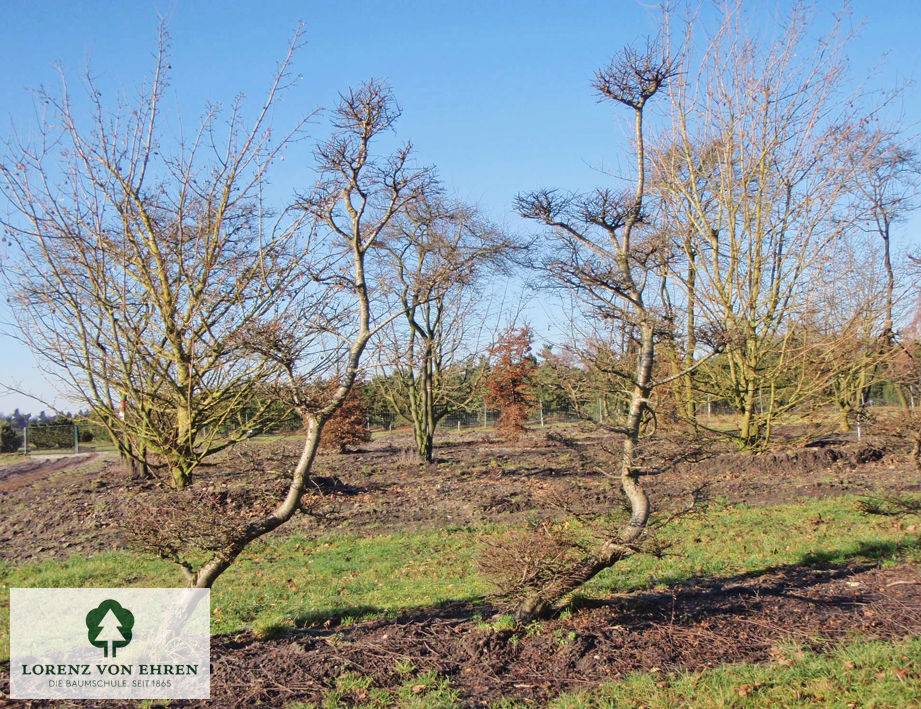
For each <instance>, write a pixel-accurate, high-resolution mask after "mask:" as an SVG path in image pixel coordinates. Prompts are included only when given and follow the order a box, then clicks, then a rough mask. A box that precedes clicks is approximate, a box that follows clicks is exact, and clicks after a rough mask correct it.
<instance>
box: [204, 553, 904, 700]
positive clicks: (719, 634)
mask: <svg viewBox="0 0 921 709" xmlns="http://www.w3.org/2000/svg"><path fill="white" fill-rule="evenodd" d="M919 571H921V569H919V567H917V566H911V565H901V566H897V567H888V568H884V569H880V568H876V567H874V566H868V565H860V564H853V565H851V566H848V567H846V568H837V569H821V568H804V567H799V566H797V567H784V568H778V569H773V570H771V571H768V572H767V573H764V574H761V575H759V576H755V577H739V578H727V579H708V580H706V581H702V582H700V583H698V584H684V585H682V586H677V587H675V588H673V589H670V590H669V591H666V592H649V593H639V594H637V593H634V594H631V595H629V596H622V597H618V598H616V599H614V600H613V601H610V602H604V603H599V604H598V605H597V606H596V607H593V608H583V609H581V610H579V611H578V612H576V613H573V614H572V615H571V616H570V617H569V618H567V619H565V620H553V621H548V622H545V623H542V624H539V625H538V626H535V632H533V633H529V632H524V633H519V634H517V635H515V636H514V637H513V636H512V634H511V633H510V632H496V631H494V630H488V629H481V628H479V627H478V623H477V621H475V620H472V619H471V614H473V613H474V612H476V613H483V611H484V608H483V607H482V606H477V607H475V608H471V607H470V606H466V605H455V606H450V607H447V608H441V609H426V610H424V611H420V612H417V613H413V614H408V615H405V616H403V617H401V618H399V619H396V620H388V621H370V622H365V623H360V624H356V625H354V626H350V627H348V628H336V629H328V630H314V631H303V632H300V633H297V634H293V635H286V636H285V637H283V638H279V639H275V640H256V639H254V638H253V637H252V636H249V635H243V636H238V637H234V638H219V639H215V642H214V645H213V646H212V647H213V656H214V675H213V679H212V698H213V700H214V701H215V702H216V703H217V704H218V705H219V706H224V705H226V706H231V705H233V706H262V705H265V706H280V705H283V704H284V703H285V702H291V701H296V700H297V701H319V700H320V699H321V698H322V696H323V693H324V691H326V690H328V689H330V688H332V687H334V686H335V680H336V678H337V677H339V676H340V675H342V674H343V673H344V672H347V671H351V672H356V673H358V674H360V675H363V676H370V677H372V678H373V680H374V686H378V687H394V686H399V685H401V684H404V683H406V682H407V677H406V676H403V675H401V674H400V673H399V672H398V671H397V663H398V662H399V661H400V660H404V661H406V662H410V663H411V664H412V665H415V666H416V667H417V668H418V670H434V671H436V672H438V673H439V674H441V675H443V676H446V677H448V678H450V680H451V686H452V687H453V688H454V689H457V690H459V691H460V694H461V697H462V699H463V701H464V703H465V704H468V705H470V706H478V705H487V704H489V703H490V702H493V701H495V700H496V699H497V698H499V697H514V698H516V699H519V700H525V701H529V702H534V703H536V704H540V703H544V702H545V701H546V700H548V699H550V698H552V697H554V696H556V695H557V694H559V693H560V692H564V691H577V690H586V689H591V688H592V687H595V686H597V685H598V684H601V683H603V682H606V681H611V680H614V679H617V678H620V677H623V676H625V675H626V674H628V673H631V672H635V671H639V670H644V671H647V672H648V671H655V672H662V673H670V672H675V671H679V670H692V671H693V670H703V669H706V668H708V667H715V666H718V665H722V664H725V663H731V662H742V661H746V662H764V661H769V660H773V661H781V662H789V661H791V660H792V659H793V658H788V657H785V655H784V653H785V651H786V649H787V648H788V647H789V644H788V643H789V640H791V639H792V640H794V641H798V642H799V643H800V644H801V645H804V646H806V647H809V648H810V649H814V650H823V649H828V648H829V647H830V646H832V645H834V644H835V643H837V642H839V641H841V640H843V639H845V638H847V637H850V636H853V635H855V634H860V635H862V636H863V637H872V638H878V639H884V640H898V639H901V638H905V637H909V636H912V635H915V634H917V633H918V632H919V631H921V573H919ZM906 679H907V678H906ZM911 679H912V680H914V681H918V680H921V677H914V678H911ZM410 681H411V680H410ZM362 694H363V692H362V691H361V690H357V691H355V692H353V695H352V696H351V697H350V698H351V700H352V701H354V702H356V703H361V701H362V699H363V696H362ZM365 698H366V697H365Z"/></svg>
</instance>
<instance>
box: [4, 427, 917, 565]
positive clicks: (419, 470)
mask: <svg viewBox="0 0 921 709" xmlns="http://www.w3.org/2000/svg"><path fill="white" fill-rule="evenodd" d="M573 431H574V432H575V435H574V438H576V440H575V443H573V444H572V445H569V446H566V445H563V444H561V443H559V442H558V441H554V440H550V439H548V438H547V437H546V436H545V435H544V433H543V432H541V431H539V430H538V431H535V432H532V433H531V434H529V436H528V437H527V438H526V439H525V440H523V441H522V442H521V444H520V445H518V446H509V445H507V444H504V443H502V442H499V441H494V440H492V439H491V438H490V437H489V436H488V435H486V434H483V433H481V432H472V433H451V434H448V435H447V436H445V439H444V440H443V441H442V442H441V445H440V446H439V447H438V448H437V449H436V454H437V460H436V462H435V463H433V464H430V465H428V466H422V467H420V466H419V465H418V463H416V462H415V460H414V458H413V456H412V454H411V446H412V437H411V435H409V434H393V435H390V436H387V437H384V438H381V439H379V440H377V441H375V442H374V443H372V444H369V445H367V446H366V447H364V448H363V449H362V450H361V451H359V452H356V453H352V454H348V455H331V454H323V455H321V456H320V457H319V458H318V460H317V463H316V465H315V469H314V473H315V476H316V478H315V480H316V482H317V485H316V486H315V488H314V490H313V492H314V494H311V495H309V496H308V497H307V498H306V499H305V504H304V508H305V514H300V515H297V516H296V517H295V518H294V519H292V520H291V522H289V523H288V524H287V525H285V527H283V528H282V529H281V530H278V531H277V532H275V534H286V533H291V532H293V531H299V532H301V533H306V534H309V535H320V534H329V533H334V532H336V531H348V532H350V533H355V534H361V533H374V534H377V533H387V532H400V531H412V530H419V529H431V528H440V527H444V526H458V527H464V526H472V525H473V526H475V525H481V524H483V523H487V522H495V523H501V524H515V523H523V522H525V521H526V520H529V519H531V518H533V517H534V516H535V515H538V516H540V515H552V514H556V513H557V509H558V507H559V498H560V495H561V494H564V495H576V496H577V498H578V503H579V505H580V506H581V507H582V508H584V509H586V510H587V511H599V510H605V509H610V506H611V505H612V504H617V501H618V499H619V492H618V485H617V481H616V480H612V479H610V478H609V477H608V476H606V475H605V472H606V471H607V470H614V469H616V466H615V464H614V463H613V460H612V458H611V457H610V456H609V455H608V454H606V453H605V452H604V450H603V449H602V447H601V441H600V440H599V439H598V438H596V437H594V436H592V435H591V434H584V433H579V432H578V430H577V428H576V427H574V428H573ZM663 446H664V447H665V448H667V449H668V450H673V449H675V450H678V451H679V452H680V447H681V441H677V442H671V441H666V442H664V443H663ZM884 451H887V452H884ZM889 451H892V448H891V447H889V445H888V442H884V441H874V440H872V439H867V438H865V439H864V441H863V442H857V441H856V440H854V439H853V436H852V435H842V436H833V437H826V438H823V439H819V440H818V441H817V442H813V443H812V444H811V445H790V446H785V447H783V448H780V449H779V450H777V451H776V452H771V453H768V454H765V455H761V456H751V455H747V454H738V453H732V452H725V451H721V450H720V449H716V450H715V451H711V452H710V453H709V454H708V455H707V457H704V458H703V459H700V460H696V461H686V462H681V463H679V464H677V465H675V466H674V467H672V468H670V469H668V470H667V472H665V473H664V474H662V475H652V476H650V477H648V478H646V479H645V482H644V485H646V487H647V489H648V491H649V495H650V497H651V498H652V499H653V500H654V501H655V502H656V503H657V504H659V506H660V507H661V506H663V505H662V502H663V501H665V500H679V499H681V498H682V497H686V496H687V494H688V493H689V491H692V490H694V489H697V488H699V487H701V486H706V490H707V494H708V495H710V496H711V497H719V498H721V499H724V500H725V501H727V502H729V503H739V502H746V503H748V504H751V505H770V504H783V503H786V502H789V501H791V500H795V499H797V498H801V497H830V496H835V495H840V494H845V493H853V494H872V493H876V492H886V493H895V492H912V491H918V490H921V477H919V476H918V475H917V474H915V473H914V472H913V471H912V470H911V469H910V468H909V466H908V465H907V464H906V462H905V456H904V455H903V454H901V453H900V452H898V451H894V452H889ZM298 454H299V447H298V445H297V443H295V442H293V441H289V442H284V443H274V444H272V445H271V446H268V445H266V444H265V443H261V444H259V445H257V446H252V447H250V448H246V447H243V448H240V449H238V450H235V451H234V452H232V453H230V454H229V455H227V456H225V457H224V458H223V459H220V460H219V461H217V463H216V464H215V465H214V466H213V467H209V468H206V469H202V470H201V471H200V474H199V477H200V481H199V484H198V485H197V487H198V488H199V489H206V490H208V491H210V492H211V493H213V495H212V497H213V501H214V502H216V503H221V502H225V503H226V504H227V508H226V514H228V515H230V514H238V513H240V512H241V511H243V512H251V511H252V510H257V511H258V510H260V509H265V510H267V509H269V507H270V505H271V503H272V498H271V497H270V496H268V495H263V496H261V497H259V498H258V499H251V498H252V497H253V494H254V493H253V491H255V490H268V491H269V492H272V493H278V494H283V493H284V491H285V490H286V489H287V485H286V482H285V476H286V475H287V473H288V471H289V470H290V469H291V467H292V466H293V464H294V462H295V461H296V459H297V456H298ZM87 463H88V465H84V466H82V467H81V466H73V465H70V466H67V465H65V464H64V463H63V462H62V461H54V462H51V463H48V464H47V465H45V466H39V467H37V468H36V467H35V466H34V465H32V466H31V468H30V470H29V472H28V473H27V474H23V473H18V472H12V473H11V471H10V470H9V469H0V510H2V513H0V560H8V561H16V562H21V561H27V560H30V559H45V558H49V557H57V558H64V557H67V556H70V555H72V554H77V553H79V554H89V553H93V552H97V551H102V550H106V549H114V548H118V547H120V546H123V545H124V543H125V535H124V533H123V525H122V524H121V522H120V516H121V515H122V514H123V513H124V510H123V508H122V507H120V504H121V503H122V502H123V501H124V500H125V499H127V498H131V499H143V496H144V495H145V494H153V493H154V492H155V486H154V485H153V483H151V482H150V481H139V480H136V479H132V478H131V477H130V476H129V475H128V474H127V473H125V472H124V471H123V470H122V468H121V466H120V465H119V463H118V461H117V460H116V459H115V458H114V457H113V456H112V455H111V454H109V455H103V456H99V457H97V458H95V459H93V460H91V461H87ZM24 477H27V478H28V479H29V484H28V485H21V484H19V483H20V481H21V480H23V479H24ZM126 493H130V494H126ZM135 495H138V496H139V497H137V498H134V496H135ZM210 500H211V498H209V504H211V501H210Z"/></svg>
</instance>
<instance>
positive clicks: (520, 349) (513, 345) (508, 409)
mask: <svg viewBox="0 0 921 709" xmlns="http://www.w3.org/2000/svg"><path fill="white" fill-rule="evenodd" d="M533 341H534V337H533V335H532V334H531V328H529V327H527V326H525V327H520V328H515V327H510V328H508V329H506V330H504V331H503V332H502V333H500V334H499V337H498V339H497V340H496V343H495V344H494V345H493V346H492V347H491V348H490V352H489V354H490V358H491V366H490V369H489V374H488V375H487V377H486V403H487V404H490V405H492V406H495V407H496V408H498V409H499V425H498V430H499V434H500V435H501V436H502V437H503V438H506V439H508V440H510V441H517V440H518V438H520V437H521V434H522V433H524V432H525V427H524V424H525V422H526V421H527V419H528V413H529V412H530V411H531V410H532V409H533V408H534V406H535V404H536V403H537V402H536V399H535V398H534V394H533V393H532V391H531V386H530V385H531V377H532V375H533V374H534V372H535V371H536V370H537V362H536V361H535V359H534V356H533V355H532V354H531V344H532V343H533Z"/></svg>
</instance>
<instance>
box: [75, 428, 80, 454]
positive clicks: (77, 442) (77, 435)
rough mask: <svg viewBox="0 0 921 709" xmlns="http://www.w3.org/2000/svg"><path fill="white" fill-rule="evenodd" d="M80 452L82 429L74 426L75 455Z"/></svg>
mask: <svg viewBox="0 0 921 709" xmlns="http://www.w3.org/2000/svg"><path fill="white" fill-rule="evenodd" d="M79 452H80V429H79V428H77V424H74V453H79Z"/></svg>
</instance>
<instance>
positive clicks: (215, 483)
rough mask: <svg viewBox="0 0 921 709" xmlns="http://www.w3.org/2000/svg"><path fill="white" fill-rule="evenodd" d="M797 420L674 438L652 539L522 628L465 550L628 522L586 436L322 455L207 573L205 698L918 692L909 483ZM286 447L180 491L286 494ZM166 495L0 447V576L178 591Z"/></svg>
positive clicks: (680, 701)
mask: <svg viewBox="0 0 921 709" xmlns="http://www.w3.org/2000/svg"><path fill="white" fill-rule="evenodd" d="M548 432H549V433H548ZM787 438H788V440H787V441H786V442H785V443H784V444H783V445H780V446H778V447H776V448H774V449H772V451H771V452H769V453H766V454H763V455H760V456H753V455H750V454H745V453H737V452H733V451H731V450H730V449H728V448H721V447H719V445H717V444H713V445H711V447H710V449H709V450H708V451H706V452H705V453H703V454H699V455H696V456H693V457H688V459H686V460H683V459H681V458H680V456H673V458H674V459H675V460H679V462H678V463H676V464H675V465H673V466H671V467H670V469H669V470H668V471H667V472H665V473H663V474H661V475H655V476H649V477H647V478H645V479H644V485H645V486H646V487H647V489H648V492H649V497H650V499H651V500H652V503H653V506H654V507H655V508H657V509H658V510H659V511H660V514H659V518H658V522H659V524H657V525H655V526H654V527H653V530H654V531H653V534H654V537H655V544H654V545H652V546H651V547H650V549H651V550H653V551H654V552H655V553H642V554H637V555H635V556H632V557H631V558H629V559H627V560H625V561H623V562H621V563H619V564H617V565H616V566H614V567H613V568H610V569H608V570H606V571H604V572H603V573H601V574H600V575H598V576H597V577H595V578H594V579H593V580H592V581H591V582H590V583H589V584H587V585H586V586H584V587H583V588H582V589H581V591H580V593H579V595H578V596H576V597H574V598H573V599H572V600H571V602H570V603H569V605H568V606H567V608H566V609H565V610H564V611H563V612H562V613H560V614H557V615H556V616H554V617H552V618H550V619H548V620H542V621H533V622H530V623H527V624H518V623H516V622H515V620H514V618H513V617H512V616H511V615H509V606H507V605H506V604H505V602H504V601H503V598H502V597H501V596H500V595H498V594H497V586H496V585H495V583H494V582H493V581H492V577H491V576H490V574H489V573H487V569H486V567H485V566H483V565H482V564H481V563H480V562H481V559H482V558H483V556H484V554H485V553H486V552H487V551H488V550H490V549H493V550H494V549H496V548H502V547H503V546H505V545H508V544H510V543H511V541H512V540H514V539H515V538H516V536H517V535H520V534H521V533H522V531H523V530H525V529H528V528H530V527H533V526H535V525H540V524H545V523H548V522H550V521H553V520H559V519H560V518H561V516H562V515H564V514H566V512H565V510H567V509H571V508H572V507H573V506H574V505H575V504H576V503H578V506H579V507H580V509H581V510H582V511H583V512H584V513H585V514H587V515H588V514H590V515H594V516H595V518H597V519H600V520H602V522H603V521H604V520H605V519H608V518H609V519H610V524H611V525H616V524H618V521H617V520H619V519H621V517H622V515H623V510H622V505H621V501H620V492H619V490H618V489H617V485H616V482H617V481H616V479H615V478H610V477H608V475H606V472H607V470H606V461H607V458H605V454H604V452H603V449H602V448H601V446H600V441H599V440H598V439H597V438H595V434H593V433H592V432H591V431H589V430H588V429H586V430H583V429H581V428H580V427H579V426H578V425H570V426H561V427H555V428H553V429H551V428H547V429H534V430H531V431H529V433H528V434H527V435H526V436H525V437H524V438H523V439H522V440H521V441H520V443H519V444H517V445H514V446H513V445H510V444H507V443H503V442H501V441H499V440H494V439H493V438H492V434H491V432H490V431H488V430H485V429H484V430H473V431H464V432H451V433H450V434H446V435H445V436H444V437H443V439H441V440H440V441H439V445H438V446H437V447H436V455H435V458H436V460H435V462H434V463H432V464H430V465H428V466H423V467H420V465H419V464H418V463H417V462H416V461H415V458H414V456H413V455H412V440H411V436H409V435H406V434H400V433H388V434H384V435H381V436H378V437H375V439H374V440H373V441H372V442H371V443H368V444H366V445H364V446H363V447H362V448H361V449H360V450H358V451H356V452H352V453H349V454H341V455H340V454H330V453H326V454H323V455H321V456H320V457H319V458H318V460H317V463H316V465H315V468H314V474H315V476H314V478H313V483H314V487H313V489H312V491H311V493H310V494H309V495H307V496H306V498H305V500H304V504H303V506H302V511H301V513H300V514H298V515H296V516H295V517H294V519H292V520H291V522H290V523H289V524H287V525H286V526H284V527H282V528H281V529H280V530H278V531H277V532H275V533H273V534H271V535H268V536H266V537H264V538H263V539H261V540H260V541H258V542H256V543H254V544H252V545H251V546H250V547H249V548H248V549H247V550H246V551H245V552H244V555H243V556H242V557H241V558H240V559H239V560H238V562H237V563H236V564H234V565H233V566H232V567H231V568H230V569H229V570H228V571H227V572H226V573H225V574H224V575H223V576H221V577H220V579H219V580H218V581H217V583H216V584H215V587H214V588H213V590H212V626H211V627H212V633H213V637H212V663H213V675H212V690H211V691H212V700H211V703H210V705H213V706H277V707H305V706H323V707H334V706H374V707H378V706H381V707H382V706H420V707H422V706H431V707H451V706H494V707H516V706H545V705H549V706H555V707H594V706H599V707H600V706H618V707H620V706H625V707H641V706H643V707H672V706H681V705H685V706H695V707H697V706H714V707H716V706H719V707H729V706H731V707H754V706H815V707H825V706H840V707H856V706H878V707H902V706H912V705H921V517H919V516H918V515H917V514H912V513H911V511H910V510H911V507H912V505H914V504H917V503H918V502H921V476H919V474H918V473H916V472H915V471H914V469H913V468H912V467H911V465H910V464H909V462H908V459H907V455H906V451H904V450H901V449H900V444H899V443H897V442H895V441H891V440H886V439H883V438H874V437H873V436H864V438H863V440H862V441H859V442H858V441H857V440H856V439H855V437H854V436H853V435H852V434H840V435H836V436H830V437H829V436H826V437H815V438H810V437H809V436H808V435H804V434H803V432H802V431H796V430H790V431H788V432H787ZM680 445H681V442H680V441H675V440H670V441H662V444H661V447H668V446H673V447H680ZM298 453H299V449H298V440H297V438H296V437H290V438H284V437H274V438H269V437H265V438H256V439H252V440H250V441H248V442H247V443H246V444H244V445H243V446H241V447H238V448H237V449H235V450H234V451H233V452H231V453H227V454H224V455H223V456H222V457H220V458H219V459H218V460H216V461H215V464H214V465H213V466H210V467H208V468H205V469H204V470H203V471H202V472H201V473H200V474H199V478H198V479H197V481H196V482H195V484H194V485H193V486H192V490H197V492H194V493H193V492H189V491H187V493H183V494H187V495H188V497H186V498H183V497H179V498H177V499H178V500H180V501H182V500H188V501H189V502H194V501H196V500H198V501H199V502H200V501H201V500H202V499H205V500H207V501H209V504H212V506H214V505H217V507H218V509H220V510H222V511H224V512H226V514H227V515H239V516H241V517H243V518H245V517H246V516H247V515H250V514H257V513H259V512H262V511H264V507H265V505H267V504H269V500H268V495H267V494H266V495H265V496H264V497H263V496H261V494H256V493H255V492H254V491H255V490H268V491H269V492H277V491H275V490H273V485H275V484H277V486H279V487H280V488H281V489H283V488H284V486H285V474H286V473H287V472H288V471H289V470H290V466H292V465H293V463H294V461H295V459H296V456H297V454H298ZM257 481H258V482H259V485H258V486H257V485H256V484H255V483H256V482H257ZM267 481H268V482H269V484H266V482H267ZM172 494H176V493H172ZM162 495H163V493H161V492H159V491H158V490H157V486H156V485H155V483H154V482H153V481H151V480H139V479H135V478H132V477H131V476H130V475H129V474H128V473H127V472H125V471H124V470H123V469H122V468H121V466H120V465H119V464H118V462H117V461H116V460H115V459H113V458H112V457H109V456H108V454H94V455H91V456H81V457H75V458H72V459H69V460H68V459H59V460H54V461H49V462H48V463H47V464H36V463H34V462H28V461H27V462H23V461H10V462H8V463H0V498H2V509H3V512H2V514H0V578H2V582H3V584H4V587H7V588H9V587H32V586H35V587H59V586H60V587H63V586H78V587H79V586H138V587H157V586H180V585H183V578H182V576H181V574H180V573H179V571H178V570H177V567H176V566H175V565H173V564H171V563H169V562H168V561H164V560H162V559H159V558H157V557H156V556H154V555H153V554H151V553H148V552H145V551H142V550H140V549H139V541H138V540H139V539H141V540H142V541H143V534H140V535H139V532H138V529H137V527H138V525H137V523H136V520H135V523H134V524H132V515H134V514H135V513H136V511H137V510H138V509H140V508H141V507H143V506H144V505H145V504H148V507H149V504H152V502H151V501H154V500H160V499H161V498H160V497H158V496H162ZM193 495H197V496H198V497H193ZM896 497H897V498H898V499H899V500H901V502H902V503H907V508H906V509H907V510H908V511H907V512H905V510H901V512H902V513H898V514H897V512H900V510H897V509H896V508H895V506H894V503H893V501H894V500H895V498H896ZM692 498H693V499H694V500H695V501H696V504H695V505H693V507H692V506H691V505H690V504H689V502H690V501H691V500H692ZM158 504H159V503H158ZM158 509H159V508H158ZM679 511H680V513H678V512H679ZM880 512H883V513H885V514H880ZM574 524H576V523H575V522H574ZM0 603H3V604H4V605H5V604H7V603H8V595H7V594H4V595H3V597H2V599H0ZM7 618H8V613H7V612H6V609H5V608H4V612H3V613H2V623H3V626H2V628H0V634H2V635H3V642H2V645H0V647H2V652H3V655H4V658H5V657H6V656H7V654H8V648H9V645H8V633H7V627H6V622H7ZM0 671H2V674H3V690H4V691H6V690H8V681H9V665H8V661H6V662H4V665H3V666H2V670H0ZM199 704H204V703H196V702H180V701H173V702H171V703H169V706H198V705H199ZM14 705H15V704H14ZM31 705H32V706H41V703H37V704H36V703H33V704H31ZM54 705H55V706H60V703H54ZM24 706H25V704H24ZM81 706H82V705H81Z"/></svg>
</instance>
